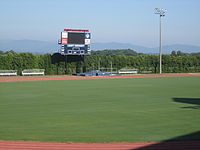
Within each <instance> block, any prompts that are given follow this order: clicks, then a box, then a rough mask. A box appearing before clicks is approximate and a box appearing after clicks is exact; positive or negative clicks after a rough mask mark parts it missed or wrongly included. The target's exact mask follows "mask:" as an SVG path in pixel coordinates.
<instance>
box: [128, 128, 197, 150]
mask: <svg viewBox="0 0 200 150" xmlns="http://www.w3.org/2000/svg"><path fill="white" fill-rule="evenodd" d="M130 150H200V131H197V132H194V133H191V134H187V135H183V136H179V137H175V138H172V139H169V140H165V141H162V142H160V143H157V144H152V145H148V146H144V147H140V148H136V149H130Z"/></svg>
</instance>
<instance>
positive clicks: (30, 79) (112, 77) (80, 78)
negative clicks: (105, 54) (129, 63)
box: [0, 73, 200, 82]
mask: <svg viewBox="0 0 200 150" xmlns="http://www.w3.org/2000/svg"><path fill="white" fill-rule="evenodd" d="M185 76H200V74H191V73H188V74H168V75H134V76H92V77H63V78H56V77H55V78H18V79H17V78H13V79H12V78H11V79H1V78H0V82H16V81H48V80H82V79H122V78H155V77H185Z"/></svg>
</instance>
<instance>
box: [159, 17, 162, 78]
mask: <svg viewBox="0 0 200 150" xmlns="http://www.w3.org/2000/svg"><path fill="white" fill-rule="evenodd" d="M159 52H160V74H162V16H161V15H160V48H159Z"/></svg>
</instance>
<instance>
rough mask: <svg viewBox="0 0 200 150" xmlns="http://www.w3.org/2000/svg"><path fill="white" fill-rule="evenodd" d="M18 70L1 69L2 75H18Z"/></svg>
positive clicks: (0, 74) (0, 73)
mask: <svg viewBox="0 0 200 150" xmlns="http://www.w3.org/2000/svg"><path fill="white" fill-rule="evenodd" d="M16 75H17V70H0V76H16Z"/></svg>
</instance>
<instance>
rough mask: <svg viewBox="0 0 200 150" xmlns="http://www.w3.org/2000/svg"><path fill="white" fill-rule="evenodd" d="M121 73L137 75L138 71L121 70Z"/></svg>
mask: <svg viewBox="0 0 200 150" xmlns="http://www.w3.org/2000/svg"><path fill="white" fill-rule="evenodd" d="M119 73H120V74H137V73H138V69H120V70H119Z"/></svg>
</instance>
